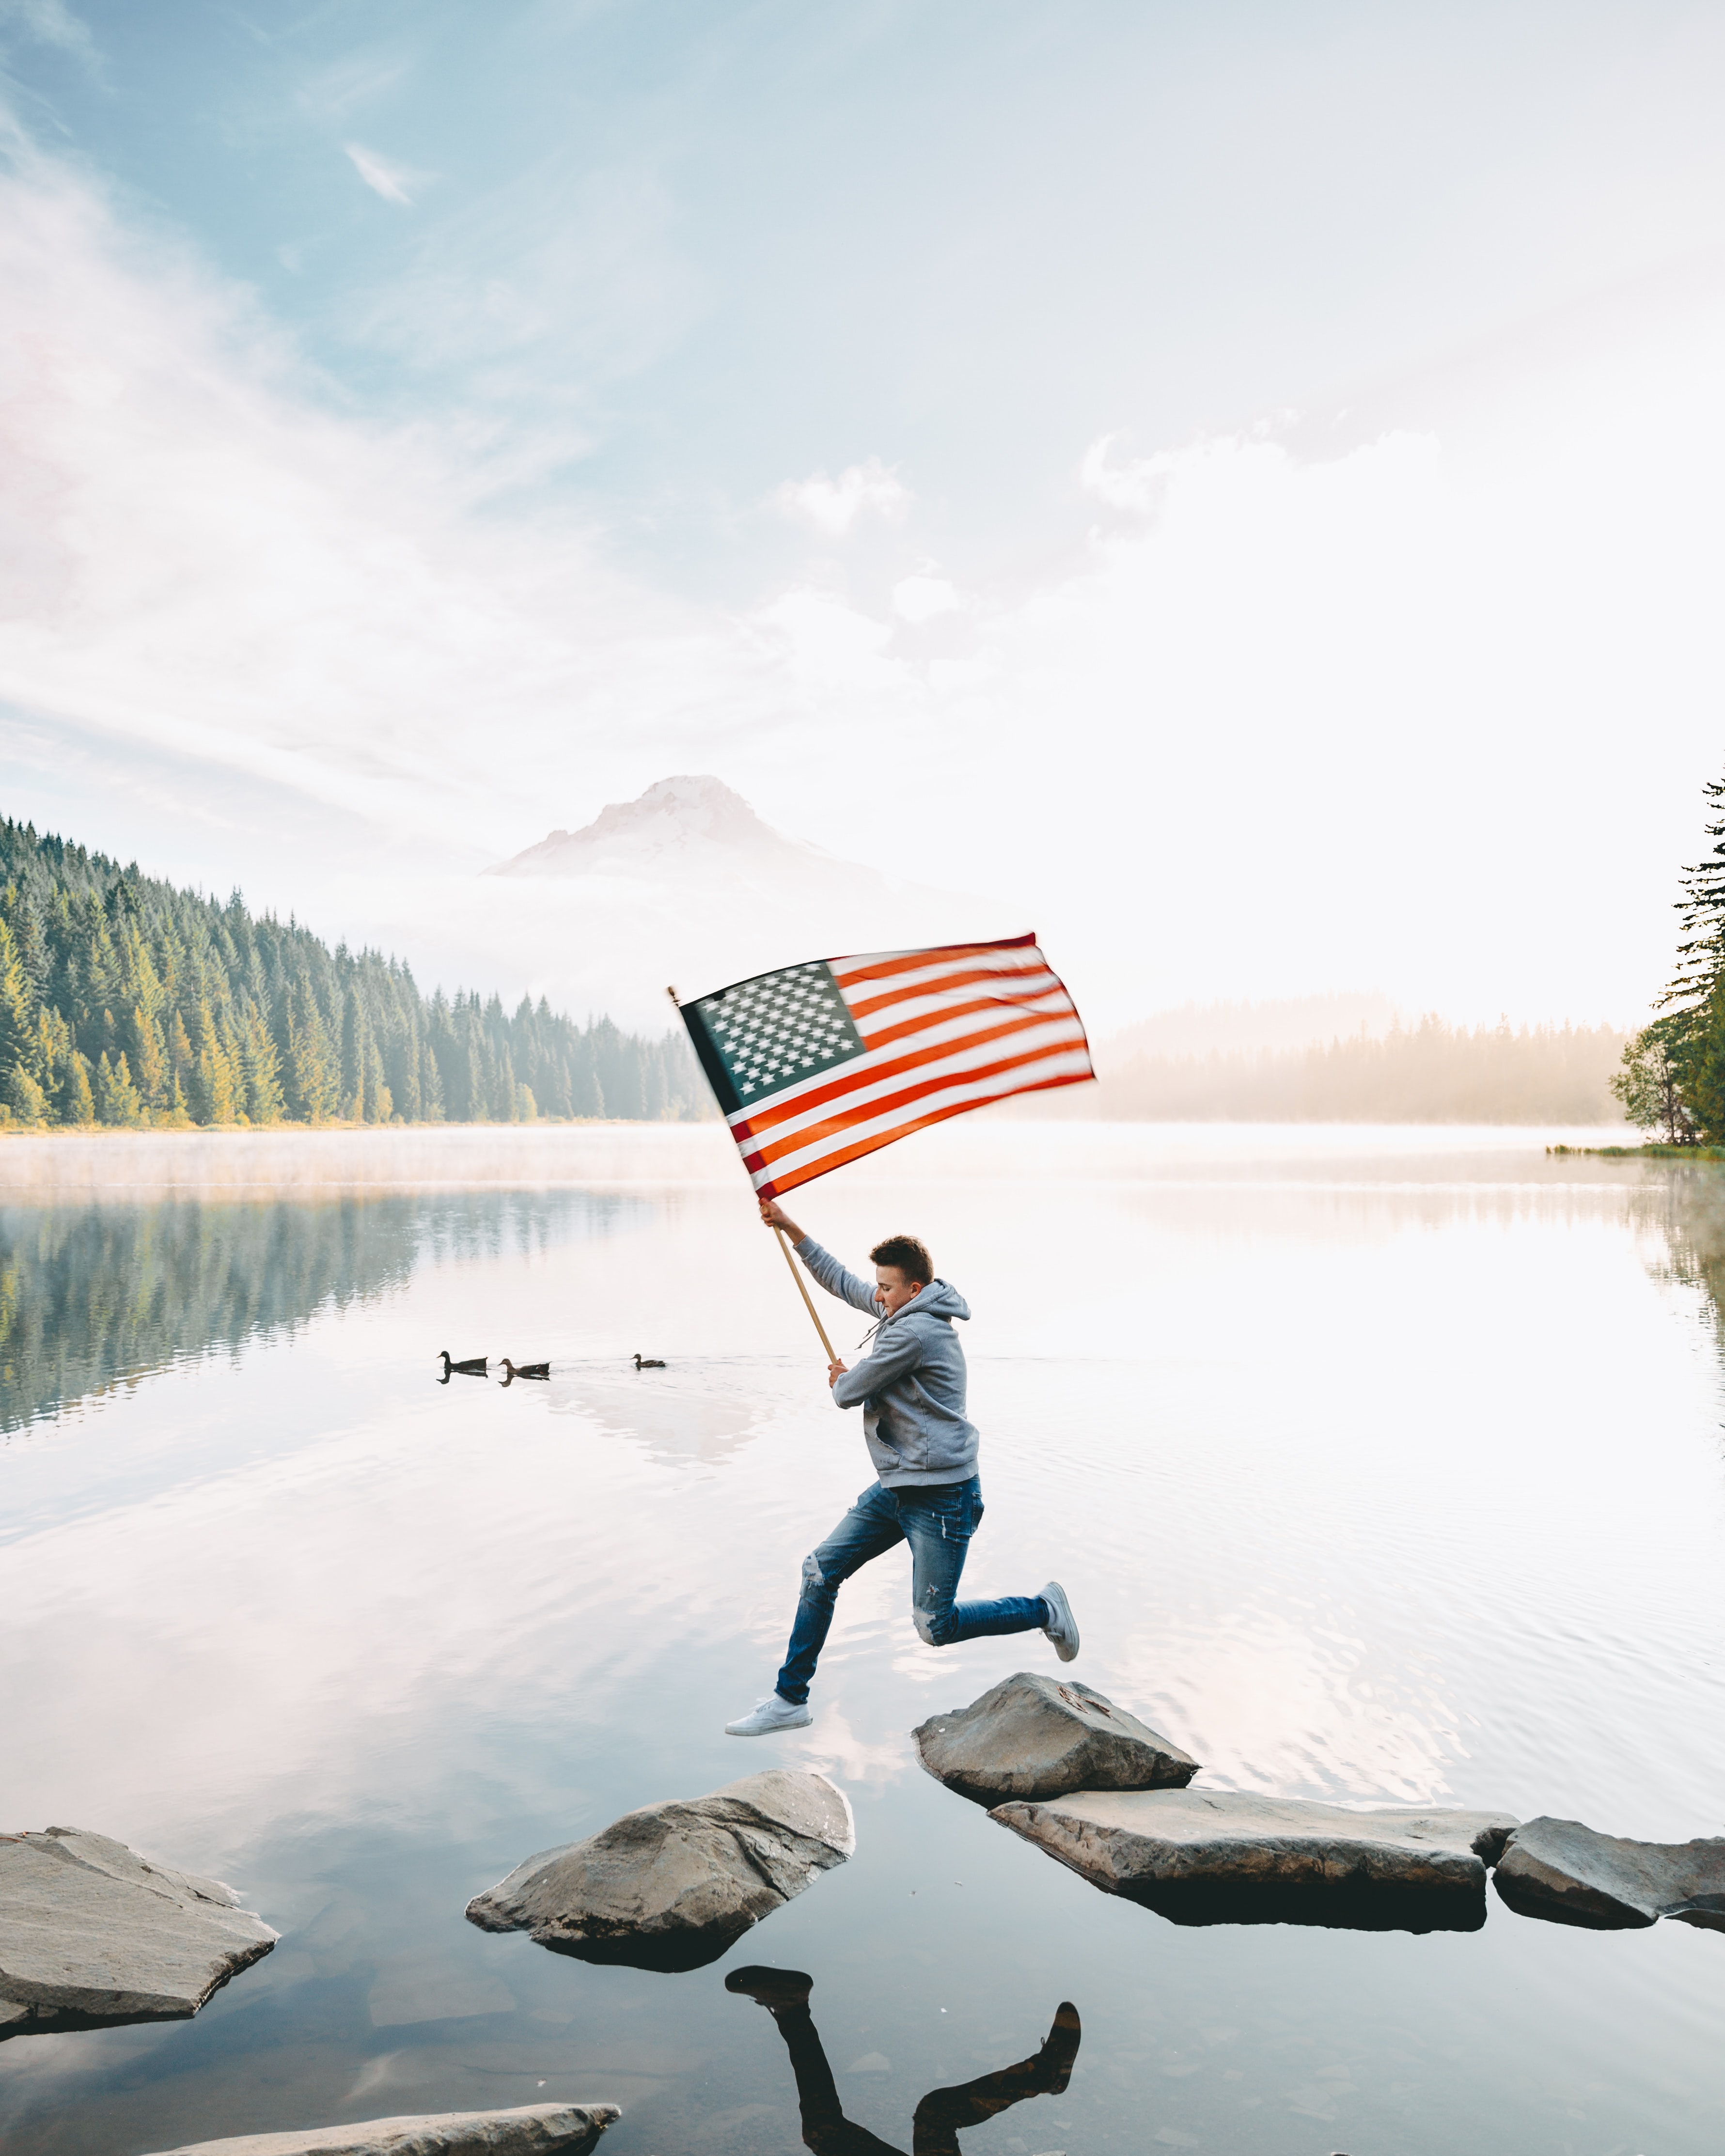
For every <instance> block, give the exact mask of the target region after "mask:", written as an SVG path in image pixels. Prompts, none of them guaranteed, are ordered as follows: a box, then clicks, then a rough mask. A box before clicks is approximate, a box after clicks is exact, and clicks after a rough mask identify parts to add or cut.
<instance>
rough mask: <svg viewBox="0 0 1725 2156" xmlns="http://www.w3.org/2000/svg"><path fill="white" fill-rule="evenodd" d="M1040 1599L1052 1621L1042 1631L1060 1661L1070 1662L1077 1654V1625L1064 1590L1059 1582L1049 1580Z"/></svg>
mask: <svg viewBox="0 0 1725 2156" xmlns="http://www.w3.org/2000/svg"><path fill="white" fill-rule="evenodd" d="M1042 1599H1043V1600H1044V1601H1045V1603H1046V1604H1048V1613H1049V1615H1050V1617H1052V1618H1053V1620H1054V1622H1053V1623H1052V1624H1051V1625H1044V1626H1043V1628H1042V1630H1043V1631H1044V1633H1045V1635H1046V1636H1047V1639H1048V1640H1049V1642H1050V1645H1052V1647H1053V1648H1054V1650H1055V1653H1056V1654H1057V1655H1059V1656H1060V1660H1061V1661H1063V1662H1070V1661H1071V1659H1072V1657H1073V1656H1074V1655H1076V1653H1077V1652H1078V1625H1077V1620H1076V1619H1075V1618H1074V1616H1073V1614H1072V1605H1071V1604H1070V1602H1069V1601H1067V1599H1066V1590H1065V1588H1064V1587H1062V1586H1061V1584H1060V1582H1059V1580H1057V1579H1051V1580H1050V1582H1049V1583H1048V1584H1047V1586H1046V1587H1045V1588H1044V1589H1043V1590H1042Z"/></svg>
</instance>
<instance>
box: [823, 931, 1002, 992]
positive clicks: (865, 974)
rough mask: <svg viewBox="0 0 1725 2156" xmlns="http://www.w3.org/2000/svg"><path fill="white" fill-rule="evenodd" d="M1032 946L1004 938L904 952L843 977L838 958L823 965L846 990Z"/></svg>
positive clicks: (941, 945)
mask: <svg viewBox="0 0 1725 2156" xmlns="http://www.w3.org/2000/svg"><path fill="white" fill-rule="evenodd" d="M1035 942H1036V938H1035V937H1034V936H1005V937H1002V938H1001V939H1000V941H999V942H998V943H937V944H935V945H934V946H932V948H930V949H929V950H927V951H905V952H901V953H900V954H899V955H898V957H894V958H881V959H879V960H877V961H876V962H875V964H874V965H872V966H853V967H852V968H851V969H850V972H849V973H840V972H839V967H840V966H842V965H843V964H844V963H845V961H844V960H843V959H842V958H829V959H828V961H827V963H828V965H829V966H830V967H831V968H832V969H833V978H834V980H835V981H836V982H837V983H839V987H840V988H849V987H850V983H852V982H853V981H886V980H891V978H892V977H893V975H894V974H895V973H916V972H917V971H918V970H919V969H921V968H927V967H928V966H930V965H933V964H935V963H937V962H938V961H939V960H941V959H942V958H968V957H970V956H971V955H972V954H973V952H978V951H1025V950H1029V949H1031V948H1032V947H1034V944H1035Z"/></svg>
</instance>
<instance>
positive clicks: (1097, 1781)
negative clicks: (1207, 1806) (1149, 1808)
mask: <svg viewBox="0 0 1725 2156" xmlns="http://www.w3.org/2000/svg"><path fill="white" fill-rule="evenodd" d="M915 1734H916V1749H917V1750H918V1752H920V1753H922V1763H923V1765H924V1766H925V1767H926V1768H927V1769H928V1771H929V1773H930V1774H932V1775H933V1776H934V1778H935V1779H936V1780H937V1781H940V1782H944V1783H945V1784H946V1785H947V1788H948V1789H956V1790H957V1793H958V1794H959V1795H960V1796H963V1797H971V1798H973V1799H975V1800H976V1801H977V1802H978V1803H980V1804H1000V1803H1002V1802H1004V1800H1005V1799H1009V1798H1013V1797H1029V1798H1046V1797H1063V1796H1065V1795H1067V1794H1069V1793H1070V1792H1071V1791H1073V1790H1076V1789H1184V1787H1185V1786H1186V1784H1187V1783H1188V1782H1189V1781H1190V1780H1191V1779H1192V1777H1193V1776H1194V1774H1196V1773H1197V1772H1198V1768H1199V1762H1198V1761H1197V1760H1196V1759H1194V1758H1192V1757H1191V1756H1190V1754H1189V1753H1184V1752H1183V1751H1182V1750H1181V1749H1180V1748H1179V1746H1178V1744H1173V1743H1169V1741H1168V1738H1166V1737H1161V1736H1158V1734H1157V1732H1156V1731H1155V1730H1153V1729H1152V1728H1151V1727H1149V1725H1148V1724H1147V1723H1146V1722H1140V1721H1139V1720H1138V1718H1137V1716H1136V1715H1135V1714H1128V1713H1127V1711H1126V1709H1125V1708H1124V1707H1116V1706H1115V1704H1114V1702H1112V1701H1111V1700H1108V1699H1104V1698H1103V1697H1102V1695H1101V1692H1099V1691H1091V1688H1090V1686H1088V1685H1086V1684H1079V1683H1077V1682H1076V1681H1074V1680H1071V1679H1068V1678H1062V1677H1050V1676H1034V1675H1033V1674H1032V1673H1031V1672H1030V1671H1027V1670H1020V1671H1019V1673H1018V1675H1017V1676H1011V1677H1007V1678H1005V1679H1004V1680H1003V1681H1002V1682H1000V1683H999V1684H998V1685H996V1686H994V1687H993V1690H992V1691H985V1692H984V1693H983V1696H982V1697H981V1698H980V1699H978V1700H975V1701H973V1702H972V1703H971V1705H970V1706H968V1707H954V1708H953V1709H952V1712H950V1713H947V1714H937V1715H932V1716H931V1717H930V1718H929V1719H928V1720H927V1722H924V1723H923V1724H922V1727H920V1728H919V1729H918V1730H916V1732H915Z"/></svg>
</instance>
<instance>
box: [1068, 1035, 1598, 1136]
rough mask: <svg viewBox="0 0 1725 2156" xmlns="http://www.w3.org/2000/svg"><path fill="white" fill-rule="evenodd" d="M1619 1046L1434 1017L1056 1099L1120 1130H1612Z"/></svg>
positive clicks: (1183, 1061) (1137, 1068) (1139, 1071)
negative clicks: (1521, 1126)
mask: <svg viewBox="0 0 1725 2156" xmlns="http://www.w3.org/2000/svg"><path fill="white" fill-rule="evenodd" d="M1622 1048H1623V1035H1622V1034H1620V1033H1619V1032H1618V1031H1616V1030H1615V1028H1613V1027H1611V1026H1609V1025H1598V1026H1572V1025H1562V1026H1556V1025H1540V1026H1522V1027H1520V1028H1519V1029H1517V1028H1515V1027H1512V1026H1511V1025H1510V1024H1508V1023H1507V1020H1506V1021H1503V1022H1502V1023H1500V1024H1497V1025H1495V1026H1483V1025H1482V1026H1479V1027H1476V1028H1475V1029H1469V1028H1467V1027H1466V1026H1452V1025H1447V1024H1445V1023H1444V1021H1443V1020H1442V1019H1440V1018H1436V1017H1427V1018H1424V1019H1420V1022H1419V1024H1417V1025H1414V1026H1409V1027H1403V1026H1401V1025H1397V1026H1395V1027H1394V1028H1393V1029H1391V1030H1390V1031H1389V1033H1387V1034H1378V1035H1373V1034H1368V1033H1365V1032H1360V1033H1358V1034H1350V1035H1347V1036H1344V1037H1343V1038H1341V1039H1332V1040H1329V1041H1315V1042H1313V1043H1312V1045H1310V1046H1308V1047H1305V1048H1281V1049H1260V1050H1239V1049H1236V1050H1228V1051H1217V1052H1215V1053H1213V1054H1211V1055H1139V1056H1136V1057H1134V1058H1133V1059H1132V1061H1130V1062H1129V1063H1127V1064H1125V1065H1122V1066H1121V1067H1120V1068H1119V1069H1117V1070H1114V1071H1111V1072H1110V1073H1109V1074H1107V1075H1106V1076H1104V1077H1103V1079H1102V1080H1101V1083H1100V1084H1099V1085H1097V1086H1096V1087H1095V1088H1093V1089H1092V1088H1091V1087H1088V1086H1086V1087H1085V1088H1083V1089H1082V1091H1074V1092H1071V1093H1069V1094H1066V1095H1065V1096H1055V1099H1056V1100H1057V1101H1061V1102H1062V1103H1063V1104H1064V1103H1070V1108H1069V1109H1068V1112H1072V1111H1077V1112H1081V1113H1088V1114H1089V1115H1091V1116H1097V1117H1102V1118H1106V1119H1108V1120H1111V1121H1117V1122H1266V1123H1267V1122H1276V1123H1285V1122H1324V1123H1329V1122H1340V1123H1553V1122H1558V1123H1599V1122H1615V1121H1616V1120H1617V1112H1618V1111H1617V1110H1616V1107H1615V1104H1614V1102H1613V1100H1612V1096H1611V1071H1612V1068H1613V1065H1615V1063H1616V1062H1617V1060H1618V1059H1619V1055H1620V1052H1621V1050H1622ZM1055 1112H1058V1111H1055Z"/></svg>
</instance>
